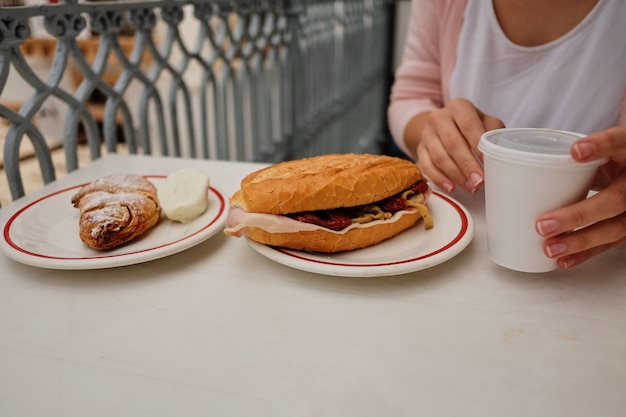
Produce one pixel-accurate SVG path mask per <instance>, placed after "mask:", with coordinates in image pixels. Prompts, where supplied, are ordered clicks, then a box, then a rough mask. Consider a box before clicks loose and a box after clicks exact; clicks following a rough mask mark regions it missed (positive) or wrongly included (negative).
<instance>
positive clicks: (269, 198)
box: [225, 154, 432, 252]
mask: <svg viewBox="0 0 626 417" xmlns="http://www.w3.org/2000/svg"><path fill="white" fill-rule="evenodd" d="M430 192H431V191H430V189H429V188H428V186H427V185H426V182H425V179H424V178H422V174H421V171H420V170H419V168H418V167H417V166H416V165H415V164H414V163H412V162H410V161H407V160H403V159H400V158H394V157H389V156H382V155H369V154H331V155H324V156H319V157H313V158H306V159H300V160H293V161H288V162H283V163H279V164H276V165H272V166H270V167H267V168H265V169H262V170H259V171H256V172H253V173H251V174H249V175H248V176H246V177H245V178H244V179H243V180H242V182H241V189H240V190H238V191H237V192H236V193H235V194H234V195H233V196H232V197H231V199H230V206H231V208H230V211H229V215H228V218H227V220H226V229H225V233H226V234H227V235H230V236H242V235H244V234H245V235H246V236H247V237H248V238H250V239H252V240H254V241H256V242H259V243H263V244H267V245H271V246H282V247H286V248H290V249H298V250H307V251H314V252H340V251H346V250H353V249H359V248H364V247H368V246H371V245H374V244H377V243H379V242H382V241H383V240H386V239H389V238H391V237H393V236H395V235H397V234H398V233H400V232H402V231H403V230H405V229H407V228H409V227H411V226H413V225H414V224H415V223H417V222H418V221H419V220H420V219H422V218H424V220H425V221H424V223H425V226H426V227H427V228H429V227H432V218H431V216H430V213H429V211H428V208H427V207H426V202H427V200H428V197H429V195H430ZM311 217H314V218H315V220H313V221H310V218H311ZM335 218H338V219H340V220H338V223H340V224H341V225H338V223H337V222H335V221H334V219H335ZM346 218H347V220H346ZM318 219H322V220H321V221H318ZM326 219H327V220H328V221H326ZM311 223H313V224H311Z"/></svg>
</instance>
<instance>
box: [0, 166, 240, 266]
mask: <svg viewBox="0 0 626 417" xmlns="http://www.w3.org/2000/svg"><path fill="white" fill-rule="evenodd" d="M145 177H146V178H148V179H149V180H150V181H152V183H154V184H155V185H156V186H158V184H159V183H160V182H161V181H164V180H165V178H166V176H165V175H145ZM86 184H87V183H82V184H77V185H74V186H71V187H68V188H64V189H62V190H59V191H55V192H53V193H50V194H47V195H45V196H43V197H41V198H39V199H37V200H35V201H33V202H30V203H27V204H24V205H23V206H18V207H17V208H16V209H14V212H13V214H11V215H10V216H9V217H8V219H7V221H6V223H5V224H4V226H3V229H2V239H1V240H0V243H1V245H0V246H1V247H2V250H3V251H4V253H5V254H6V255H7V256H8V257H10V258H12V259H14V260H16V261H18V262H21V263H24V264H27V265H32V266H37V267H41V268H48V269H100V268H112V267H118V266H124V265H132V264H137V263H141V262H146V261H151V260H154V259H159V258H163V257H165V256H169V255H173V254H175V253H178V252H181V251H183V250H185V249H188V248H190V247H192V246H195V245H197V244H199V243H201V242H204V241H205V240H207V239H208V238H210V237H211V236H213V235H214V234H216V233H217V232H219V231H221V230H223V228H224V221H225V220H226V216H227V214H228V210H227V201H226V199H225V198H224V194H223V193H222V192H220V191H219V190H218V189H216V188H215V187H212V186H211V187H209V207H208V209H207V211H205V212H204V214H202V215H201V216H199V217H198V218H196V219H194V220H193V221H191V222H190V223H187V224H183V223H179V222H175V221H172V220H169V219H167V217H165V214H164V213H161V219H160V221H159V223H158V224H157V225H156V226H155V227H153V228H152V229H150V230H148V231H147V232H146V233H144V234H143V235H141V236H139V237H137V238H136V239H133V240H132V241H130V242H128V243H127V244H124V245H121V246H118V247H116V248H113V249H110V250H106V251H97V250H94V249H91V248H90V247H88V246H87V245H85V244H84V243H83V242H82V241H81V240H80V237H79V233H78V229H79V227H78V222H79V217H80V212H79V211H78V209H76V208H74V207H73V206H72V203H71V198H72V196H73V195H74V193H76V191H78V189H79V188H80V187H82V186H84V185H86Z"/></svg>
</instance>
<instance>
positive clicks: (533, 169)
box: [478, 129, 606, 272]
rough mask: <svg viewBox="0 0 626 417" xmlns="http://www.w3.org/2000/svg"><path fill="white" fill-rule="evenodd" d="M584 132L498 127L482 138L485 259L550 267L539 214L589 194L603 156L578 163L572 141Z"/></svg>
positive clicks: (517, 266) (520, 267)
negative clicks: (545, 252) (539, 223)
mask: <svg viewBox="0 0 626 417" xmlns="http://www.w3.org/2000/svg"><path fill="white" fill-rule="evenodd" d="M583 136H584V135H581V134H578V133H572V132H564V131H559V130H552V129H497V130H492V131H489V132H486V133H485V134H483V135H482V137H481V138H480V142H479V143H478V149H479V150H480V151H481V152H482V153H483V155H484V170H485V204H486V207H485V210H486V223H487V247H488V254H489V258H491V260H492V261H494V262H495V263H497V264H498V265H501V266H503V267H506V268H509V269H513V270H516V271H523V272H548V271H552V270H554V269H556V268H557V263H556V260H554V259H550V258H548V257H547V256H546V255H545V254H544V252H543V241H544V238H542V237H541V236H539V234H538V233H537V232H536V230H535V222H536V221H537V218H538V217H539V216H540V215H541V214H543V213H546V212H548V211H551V210H554V209H557V208H560V207H563V206H566V205H569V204H572V203H575V202H577V201H580V200H582V199H584V198H585V197H586V195H587V192H588V190H589V187H590V185H591V182H592V181H593V177H594V175H595V172H596V170H597V168H598V167H599V166H600V165H601V164H603V163H604V162H606V161H593V162H586V163H580V162H576V161H575V160H574V159H573V158H572V157H571V155H570V148H571V146H572V144H573V143H574V142H575V141H576V140H578V139H579V138H581V137H583Z"/></svg>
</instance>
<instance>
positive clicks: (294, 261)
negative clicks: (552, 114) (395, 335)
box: [246, 191, 474, 277]
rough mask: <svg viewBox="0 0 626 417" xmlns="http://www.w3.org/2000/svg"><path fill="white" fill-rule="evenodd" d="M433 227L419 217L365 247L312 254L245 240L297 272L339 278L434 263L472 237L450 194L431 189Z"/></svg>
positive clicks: (464, 213) (466, 215) (469, 218)
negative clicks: (404, 228)
mask: <svg viewBox="0 0 626 417" xmlns="http://www.w3.org/2000/svg"><path fill="white" fill-rule="evenodd" d="M428 207H429V210H430V212H431V214H432V216H433V220H434V222H435V226H434V227H433V228H432V229H429V230H425V229H424V224H423V222H422V221H420V222H418V223H417V224H416V225H415V226H413V227H411V228H410V229H407V230H405V231H404V232H402V233H400V234H399V235H397V236H395V237H393V238H391V239H389V240H386V241H384V242H381V243H379V244H377V245H374V246H370V247H369V248H364V249H358V250H353V251H346V252H339V253H332V254H326V253H313V252H304V251H297V250H291V249H285V248H279V247H273V246H267V245H263V244H260V243H258V242H254V241H252V240H250V239H246V240H247V242H248V244H249V245H250V246H251V247H252V248H254V249H255V250H256V251H257V252H259V253H260V254H261V255H263V256H265V257H267V258H269V259H271V260H273V261H275V262H278V263H280V264H283V265H286V266H288V267H291V268H295V269H299V270H302V271H307V272H313V273H317V274H323V275H335V276H343V277H373V276H391V275H400V274H406V273H410V272H415V271H419V270H422V269H426V268H431V267H433V266H435V265H439V264H441V263H443V262H445V261H447V260H449V259H451V258H453V257H454V256H456V255H458V254H459V253H461V251H463V249H465V248H466V247H467V245H469V243H470V242H471V241H472V238H473V237H474V221H473V219H472V216H471V215H470V213H469V212H468V211H467V209H466V208H465V207H463V206H462V205H461V204H460V203H459V202H457V201H456V200H454V199H453V198H451V197H449V196H447V195H445V194H441V193H439V192H437V191H433V194H432V196H431V198H430V200H429V202H428Z"/></svg>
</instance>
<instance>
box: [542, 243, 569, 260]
mask: <svg viewBox="0 0 626 417" xmlns="http://www.w3.org/2000/svg"><path fill="white" fill-rule="evenodd" d="M566 250H567V245H566V244H565V243H553V244H552V245H548V246H547V247H546V251H547V252H548V257H550V258H554V257H555V256H559V255H560V254H562V253H563V252H565V251H566Z"/></svg>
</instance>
